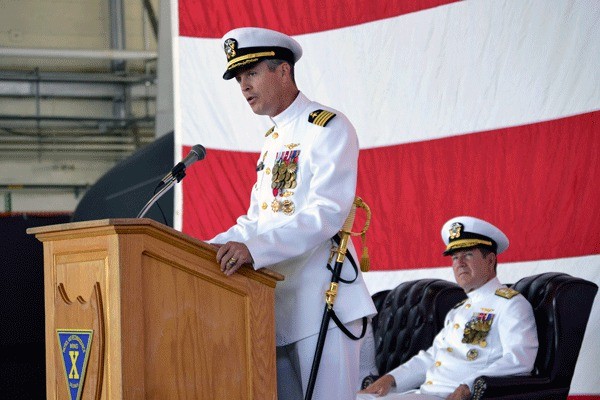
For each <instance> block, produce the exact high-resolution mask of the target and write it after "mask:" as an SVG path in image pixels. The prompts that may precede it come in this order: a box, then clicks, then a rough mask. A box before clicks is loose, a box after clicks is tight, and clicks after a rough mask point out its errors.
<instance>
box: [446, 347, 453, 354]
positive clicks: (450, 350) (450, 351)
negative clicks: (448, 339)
mask: <svg viewBox="0 0 600 400" xmlns="http://www.w3.org/2000/svg"><path fill="white" fill-rule="evenodd" d="M446 350H447V351H448V353H452V352H453V351H454V349H453V348H452V347H448V348H447V349H446Z"/></svg>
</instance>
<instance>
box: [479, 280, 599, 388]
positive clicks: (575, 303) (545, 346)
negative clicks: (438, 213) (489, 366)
mask: <svg viewBox="0 0 600 400" xmlns="http://www.w3.org/2000/svg"><path fill="white" fill-rule="evenodd" d="M512 288H514V289H515V290H518V291H519V292H521V294H523V296H525V297H526V298H527V300H529V302H530V303H531V305H532V306H533V312H534V315H535V321H536V323H537V331H538V339H539V343H540V347H539V350H538V355H537V358H536V361H535V366H534V370H533V372H532V375H531V376H503V377H489V376H481V377H479V378H477V379H476V380H475V384H474V388H473V397H472V398H473V399H474V400H480V399H496V400H500V399H506V400H508V399H510V400H538V399H539V400H542V399H543V400H559V399H566V398H567V395H568V394H569V388H570V386H571V379H572V378H573V373H574V371H575V364H576V363H577V357H578V356H579V350H580V349H581V342H582V341H583V335H584V333H585V329H586V326H587V322H588V319H589V316H590V311H591V309H592V305H593V303H594V297H595V296H596V292H597V291H598V286H597V285H596V284H595V283H592V282H588V281H586V280H584V279H580V278H575V277H573V276H571V275H568V274H563V273H554V272H549V273H544V274H539V275H535V276H529V277H526V278H523V279H521V280H519V281H518V282H517V283H515V284H514V285H512Z"/></svg>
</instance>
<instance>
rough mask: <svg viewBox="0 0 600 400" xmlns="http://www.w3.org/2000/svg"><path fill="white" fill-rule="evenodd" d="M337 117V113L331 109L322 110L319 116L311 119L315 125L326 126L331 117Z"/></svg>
mask: <svg viewBox="0 0 600 400" xmlns="http://www.w3.org/2000/svg"><path fill="white" fill-rule="evenodd" d="M333 117H335V114H334V113H332V112H330V111H321V112H320V113H319V115H317V117H316V118H315V119H314V120H313V121H311V122H312V123H313V124H315V125H319V126H325V125H327V123H328V122H329V121H331V119H333Z"/></svg>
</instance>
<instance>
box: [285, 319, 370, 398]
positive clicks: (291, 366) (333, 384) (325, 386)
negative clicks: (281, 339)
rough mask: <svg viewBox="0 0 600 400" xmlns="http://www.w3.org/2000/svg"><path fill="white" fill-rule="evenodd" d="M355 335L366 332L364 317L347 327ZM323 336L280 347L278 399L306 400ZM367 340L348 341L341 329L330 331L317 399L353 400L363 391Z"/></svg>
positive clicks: (318, 378)
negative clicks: (361, 366)
mask: <svg viewBox="0 0 600 400" xmlns="http://www.w3.org/2000/svg"><path fill="white" fill-rule="evenodd" d="M345 326H346V328H347V329H348V330H349V331H350V332H352V334H354V335H355V336H360V333H361V332H362V318H361V319H358V320H355V321H352V322H349V323H347V324H345ZM318 337H319V335H318V334H316V335H313V336H309V337H307V338H305V339H302V340H299V341H297V342H294V343H290V344H288V345H285V346H279V347H277V397H278V400H302V399H304V394H305V393H306V389H307V387H308V380H309V378H310V370H311V368H312V363H313V358H314V355H315V349H316V346H317V340H318ZM362 341H363V339H360V340H352V339H350V338H348V337H347V336H346V335H345V334H344V332H342V331H341V330H340V329H339V328H338V327H337V326H335V327H334V328H330V329H329V330H328V331H327V337H326V339H325V345H324V346H323V354H322V356H321V363H320V365H319V373H318V375H317V379H316V382H315V387H314V390H313V396H312V399H313V400H331V399H353V398H354V396H356V392H357V391H358V390H359V389H360V380H361V379H362V378H363V377H361V376H359V364H360V348H361V344H362Z"/></svg>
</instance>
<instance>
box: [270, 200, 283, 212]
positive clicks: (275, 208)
mask: <svg viewBox="0 0 600 400" xmlns="http://www.w3.org/2000/svg"><path fill="white" fill-rule="evenodd" d="M280 209H281V203H280V202H279V201H277V199H275V200H273V202H272V203H271V210H273V212H278V211H279V210H280Z"/></svg>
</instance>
